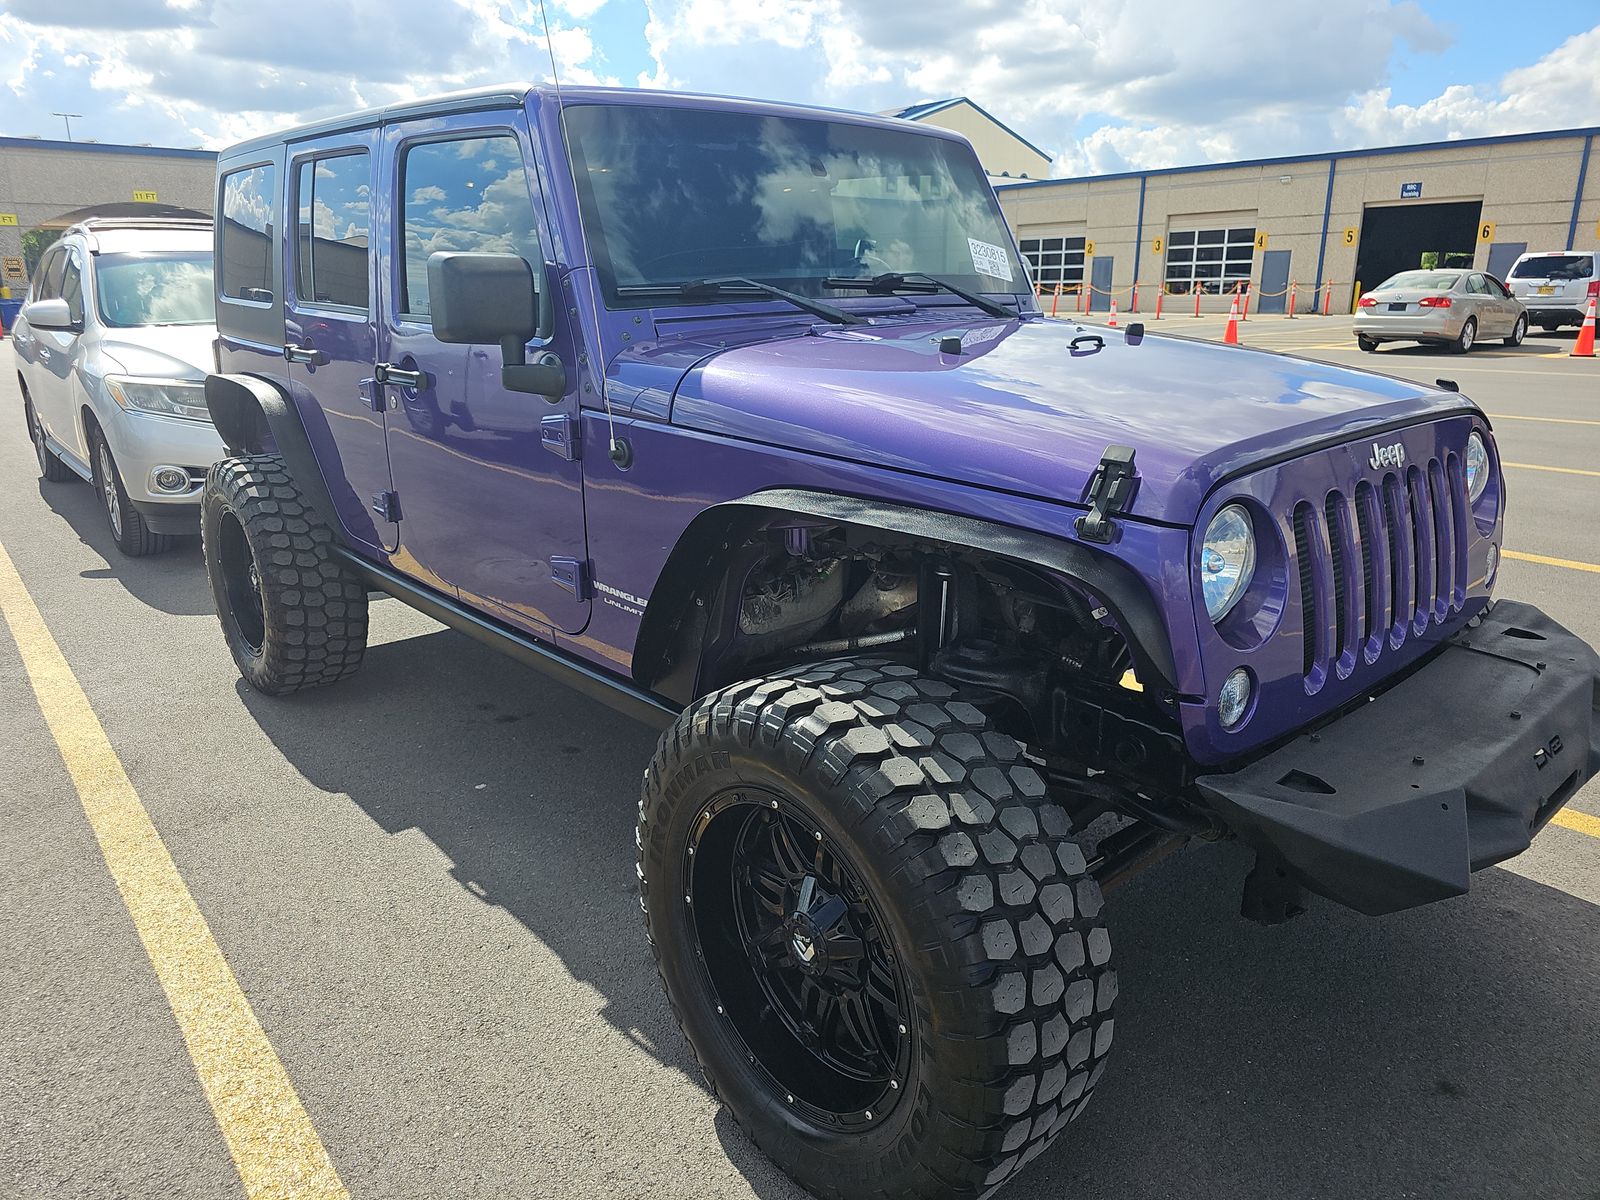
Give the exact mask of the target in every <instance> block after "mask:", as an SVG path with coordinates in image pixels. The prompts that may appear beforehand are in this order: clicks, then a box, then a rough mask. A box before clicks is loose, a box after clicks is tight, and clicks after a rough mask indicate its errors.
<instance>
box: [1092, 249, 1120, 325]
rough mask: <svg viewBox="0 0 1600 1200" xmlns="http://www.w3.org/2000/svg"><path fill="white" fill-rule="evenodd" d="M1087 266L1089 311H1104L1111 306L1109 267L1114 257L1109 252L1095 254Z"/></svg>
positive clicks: (1112, 263) (1114, 260)
mask: <svg viewBox="0 0 1600 1200" xmlns="http://www.w3.org/2000/svg"><path fill="white" fill-rule="evenodd" d="M1092 261H1093V263H1094V265H1093V266H1092V267H1090V268H1089V286H1090V289H1091V290H1090V292H1089V311H1090V312H1104V311H1105V310H1106V309H1108V308H1110V307H1111V268H1112V266H1113V265H1114V264H1115V262H1116V259H1115V258H1113V257H1112V256H1111V255H1109V254H1102V255H1098V256H1096V257H1095V258H1094V259H1093V260H1092Z"/></svg>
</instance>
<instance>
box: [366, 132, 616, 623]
mask: <svg viewBox="0 0 1600 1200" xmlns="http://www.w3.org/2000/svg"><path fill="white" fill-rule="evenodd" d="M383 141H384V147H383V159H384V175H385V178H386V179H388V180H391V181H393V182H392V183H391V185H390V188H389V194H390V197H391V199H390V201H389V203H388V205H387V206H386V209H385V213H386V228H385V229H384V230H383V231H382V233H381V236H382V237H383V239H384V244H385V245H386V246H390V247H392V248H393V250H392V253H391V255H389V256H387V257H388V258H389V259H390V261H391V266H390V268H389V269H388V270H386V271H384V272H383V273H382V275H383V278H382V280H381V287H382V288H383V293H384V294H383V301H382V303H383V314H384V321H383V329H382V332H381V334H380V337H381V351H382V355H381V357H382V362H383V364H384V374H385V376H386V377H389V378H392V379H394V380H396V381H397V382H394V383H391V384H389V385H386V387H385V391H386V392H387V393H388V396H389V424H388V443H389V464H390V470H391V472H392V477H393V480H394V490H395V492H396V493H397V494H398V496H399V502H400V508H401V522H400V546H399V550H398V552H397V553H396V554H395V555H394V557H393V560H392V561H393V562H394V564H395V565H396V566H397V567H399V568H400V569H401V570H404V571H407V572H409V573H410V574H411V575H413V576H414V577H416V578H417V579H419V580H421V581H422V582H424V583H427V584H429V585H430V586H433V587H435V588H439V589H441V590H454V591H456V592H457V593H458V594H459V595H460V597H461V598H462V599H464V600H468V601H470V602H471V603H473V604H474V605H476V606H478V607H480V608H482V609H484V610H485V611H487V612H490V613H492V614H494V615H495V616H498V617H500V618H501V619H503V620H506V621H508V622H510V623H512V624H515V625H519V626H521V627H523V628H525V629H527V630H529V631H531V632H533V633H535V634H540V633H543V634H547V635H548V634H549V633H550V632H551V631H553V630H563V631H566V632H569V633H575V632H577V631H578V630H581V629H582V628H583V627H584V625H585V624H587V623H588V619H589V600H588V595H587V583H586V570H585V561H586V558H587V553H588V552H587V549H586V540H585V536H584V517H583V466H582V463H581V462H580V461H579V460H578V457H577V448H576V446H575V444H574V443H573V439H572V438H571V437H570V436H569V434H570V428H569V424H568V420H567V419H568V418H573V417H576V415H577V411H578V397H577V393H576V391H575V390H574V391H572V392H569V393H568V394H567V395H566V396H563V397H560V398H559V399H557V400H556V401H555V402H551V401H549V400H547V399H546V398H545V397H543V396H533V395H528V394H526V393H523V392H514V391H508V390H507V389H506V388H504V387H502V386H501V382H500V367H501V353H500V347H499V346H463V345H451V344H446V343H443V342H440V341H439V340H438V339H437V338H435V337H434V336H433V325H432V321H431V318H430V316H429V312H430V309H429V301H428V256H429V255H430V254H433V253H434V252H436V251H441V250H455V251H474V252H480V253H512V254H519V255H521V256H522V257H523V258H524V259H526V260H527V261H528V263H529V265H530V266H531V267H532V269H533V275H534V279H535V283H536V285H537V286H541V287H542V286H545V283H546V272H545V266H544V263H545V257H546V254H545V251H544V249H543V247H545V246H548V245H550V244H551V243H550V239H549V237H548V236H546V232H547V231H546V228H545V221H544V210H543V201H542V195H541V192H540V189H539V185H538V174H537V168H536V165H535V164H536V157H535V147H534V144H533V142H532V140H531V136H530V133H529V128H528V122H527V119H526V116H525V114H524V113H523V111H522V110H520V109H516V110H509V111H506V112H503V113H495V112H487V113H471V114H464V115H462V116H460V117H455V118H450V119H447V120H444V121H440V120H437V119H435V120H429V121H417V122H402V123H397V124H394V125H390V126H388V127H387V128H386V129H385V131H384V135H383ZM556 311H557V313H558V316H557V320H556V325H557V331H558V332H557V336H556V337H555V338H554V339H552V341H551V342H550V343H549V344H548V345H547V344H544V343H529V349H528V354H529V361H533V359H534V358H536V357H537V355H538V354H539V353H540V352H541V351H543V350H554V351H556V352H557V353H559V354H561V355H562V356H563V358H564V359H565V360H566V361H567V362H569V363H571V362H574V361H575V358H574V356H573V348H572V345H571V344H570V342H569V338H570V328H569V326H568V323H567V320H566V316H565V313H564V311H563V306H562V305H561V304H559V303H558V304H557V305H556ZM391 371H392V372H394V374H393V375H390V374H389V372H391ZM569 377H570V378H572V379H574V380H576V379H577V378H578V372H577V371H569ZM571 428H575V422H574V423H572V426H571ZM545 435H549V436H548V437H547V436H545Z"/></svg>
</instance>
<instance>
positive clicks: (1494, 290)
mask: <svg viewBox="0 0 1600 1200" xmlns="http://www.w3.org/2000/svg"><path fill="white" fill-rule="evenodd" d="M1484 278H1485V279H1486V280H1488V281H1489V294H1490V295H1491V296H1499V297H1500V298H1501V299H1503V300H1509V299H1510V298H1511V293H1510V292H1509V291H1508V290H1507V289H1506V285H1505V284H1503V283H1501V282H1500V281H1499V280H1498V279H1496V278H1495V277H1494V276H1493V275H1485V276H1484Z"/></svg>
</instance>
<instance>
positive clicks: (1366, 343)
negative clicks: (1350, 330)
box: [1356, 333, 1378, 354]
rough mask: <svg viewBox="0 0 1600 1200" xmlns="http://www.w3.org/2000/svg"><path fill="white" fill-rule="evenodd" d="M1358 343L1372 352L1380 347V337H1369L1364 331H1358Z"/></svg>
mask: <svg viewBox="0 0 1600 1200" xmlns="http://www.w3.org/2000/svg"><path fill="white" fill-rule="evenodd" d="M1356 345H1357V346H1359V347H1361V349H1363V350H1365V351H1366V352H1367V353H1368V354H1371V353H1373V352H1374V351H1375V350H1377V348H1378V339H1377V338H1369V337H1368V336H1367V335H1366V334H1364V333H1358V334H1356Z"/></svg>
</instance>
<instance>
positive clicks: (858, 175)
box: [566, 105, 1033, 307]
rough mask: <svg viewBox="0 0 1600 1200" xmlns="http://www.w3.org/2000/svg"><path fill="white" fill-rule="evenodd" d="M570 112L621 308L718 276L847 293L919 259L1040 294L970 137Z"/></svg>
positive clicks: (594, 242)
mask: <svg viewBox="0 0 1600 1200" xmlns="http://www.w3.org/2000/svg"><path fill="white" fill-rule="evenodd" d="M566 123H567V134H568V139H569V141H570V144H571V153H572V163H573V170H574V173H575V174H576V176H577V181H578V194H579V202H580V204H581V205H582V208H583V220H584V229H585V232H586V233H587V235H588V238H589V241H590V252H591V254H592V256H593V258H594V260H595V265H596V267H597V268H598V271H599V274H600V281H601V285H602V287H603V288H604V290H605V295H606V297H607V301H608V303H609V304H611V305H612V306H613V307H625V306H627V305H629V304H649V303H651V301H650V300H649V299H646V298H640V297H637V296H630V295H628V294H627V290H628V289H633V288H644V287H655V288H659V287H671V286H673V285H677V284H682V283H685V282H688V281H690V280H698V279H705V278H709V277H718V276H742V277H745V278H749V279H756V280H760V281H762V282H764V283H774V284H778V285H780V286H782V287H784V288H787V289H789V290H790V291H793V292H796V293H799V294H801V295H807V296H817V295H828V294H835V289H831V288H828V287H827V286H826V285H825V284H824V283H823V280H824V279H826V278H827V277H828V276H849V277H852V278H870V277H871V276H874V275H879V274H883V273H886V272H899V273H908V272H913V271H922V272H926V273H928V274H930V275H938V276H941V277H944V278H947V279H949V280H950V282H952V283H955V284H957V285H959V286H961V287H965V288H967V289H968V290H970V291H975V292H1013V293H1015V292H1025V291H1026V292H1031V291H1032V290H1033V289H1032V287H1031V286H1030V285H1029V284H1028V282H1027V278H1026V275H1025V274H1024V271H1023V267H1022V265H1021V263H1020V262H1019V261H1018V259H1017V256H1016V251H1015V250H1014V249H1013V246H1012V241H1011V235H1010V233H1009V232H1008V231H1007V229H1006V226H1005V222H1004V221H1003V220H1002V218H1001V216H1000V209H999V206H998V205H997V204H996V203H995V199H994V193H993V192H992V191H990V189H989V186H988V184H987V183H986V182H985V180H984V178H983V175H982V173H981V171H980V170H979V167H978V162H977V159H976V158H974V157H973V154H972V152H971V150H969V149H968V148H967V147H966V146H963V145H961V144H960V143H959V142H952V141H948V140H946V139H944V138H938V137H932V136H927V135H922V134H916V133H903V132H901V131H899V130H892V129H878V128H872V127H870V126H863V125H854V124H848V123H845V122H833V121H827V120H809V119H805V120H802V119H794V118H787V117H781V118H780V117H771V116H761V115H759V114H749V113H731V112H703V111H697V110H692V109H682V108H649V107H643V106H635V105H581V106H577V107H574V108H570V109H568V110H567V114H566ZM618 289H624V290H623V291H622V292H620V293H619V290H618ZM851 294H859V291H857V292H855V293H851ZM705 298H706V299H713V298H715V296H714V293H713V294H708V295H707V296H706V297H705ZM657 302H659V301H657Z"/></svg>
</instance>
